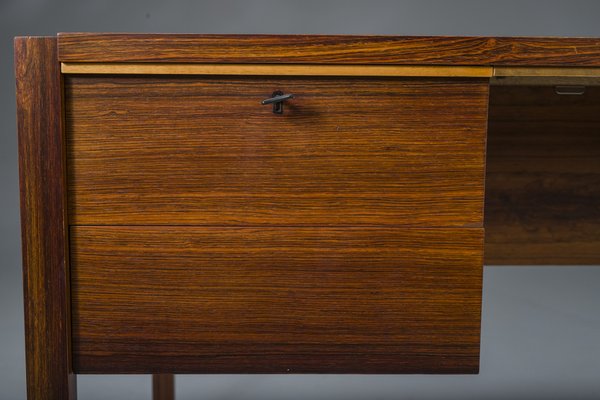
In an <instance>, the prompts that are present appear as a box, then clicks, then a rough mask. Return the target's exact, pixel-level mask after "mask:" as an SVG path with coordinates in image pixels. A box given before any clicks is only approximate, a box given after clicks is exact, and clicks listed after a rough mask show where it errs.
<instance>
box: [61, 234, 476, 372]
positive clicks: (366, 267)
mask: <svg viewBox="0 0 600 400" xmlns="http://www.w3.org/2000/svg"><path fill="white" fill-rule="evenodd" d="M71 241H72V247H71V248H72V258H71V260H72V264H71V268H72V291H73V343H74V346H73V348H74V365H75V370H76V371H77V372H78V373H106V372H111V371H119V372H122V373H127V372H132V373H164V372H169V373H214V372H218V373H259V372H264V373H286V372H298V373H302V372H326V373H336V372H339V373H345V372H351V373H403V372H411V373H475V372H477V369H478V355H479V328H480V326H479V321H480V311H481V309H480V301H481V278H482V257H483V256H482V246H483V230H482V229H481V228H465V229H392V228H379V227H377V228H274V227H262V228H247V227H240V228H237V227H235V228H234V227H126V226H121V227H72V228H71Z"/></svg>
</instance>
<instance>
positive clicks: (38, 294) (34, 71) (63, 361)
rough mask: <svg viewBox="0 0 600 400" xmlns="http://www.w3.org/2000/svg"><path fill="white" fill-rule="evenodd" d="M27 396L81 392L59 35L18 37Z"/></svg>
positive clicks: (50, 399)
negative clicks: (74, 356) (74, 350)
mask: <svg viewBox="0 0 600 400" xmlns="http://www.w3.org/2000/svg"><path fill="white" fill-rule="evenodd" d="M14 44H15V76H16V78H17V96H16V97H17V127H18V135H19V175H20V190H21V238H22V246H23V282H24V285H23V290H24V304H25V350H26V354H25V355H26V364H27V396H28V399H30V400H37V399H47V400H55V399H64V400H69V399H75V398H76V394H77V393H76V386H75V375H73V373H72V370H71V354H70V307H69V302H70V300H69V268H68V265H69V264H68V251H67V243H68V237H67V236H68V233H67V219H66V202H65V200H66V190H65V163H64V160H65V153H64V140H63V139H64V137H63V131H62V113H61V109H62V107H61V78H60V70H59V63H58V60H57V58H56V55H57V46H56V38H46V37H37V38H18V39H16V40H15V43H14Z"/></svg>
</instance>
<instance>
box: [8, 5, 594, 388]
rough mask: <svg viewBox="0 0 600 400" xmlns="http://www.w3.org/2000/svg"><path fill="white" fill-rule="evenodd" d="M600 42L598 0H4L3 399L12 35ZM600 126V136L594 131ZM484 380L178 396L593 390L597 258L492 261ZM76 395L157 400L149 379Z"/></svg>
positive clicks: (372, 382)
mask: <svg viewBox="0 0 600 400" xmlns="http://www.w3.org/2000/svg"><path fill="white" fill-rule="evenodd" d="M67 31H80V32H85V31H87V32H102V31H106V32H110V31H114V32H185V33H324V34H352V33H353V34H396V35H506V36H514V35H525V36H527V35H537V36H595V37H600V2H597V1H575V0H570V1H544V2H542V1H539V2H536V1H526V0H520V1H512V0H511V1H498V0H495V1H469V0H458V1H448V0H447V1H443V0H438V1H435V0H420V1H417V0H415V1H395V2H394V1H376V0H371V1H362V2H361V1H325V0H320V1H309V0H303V1H289V0H277V1H242V0H239V1H231V0H221V1H175V0H171V1H168V0H164V1H159V0H150V1H127V0H118V1H116V0H110V1H101V0H97V1H88V0H80V1H50V0H0V39H1V40H2V42H1V43H0V121H1V125H0V133H1V134H0V179H1V182H0V188H1V190H0V310H1V314H0V399H1V400H3V399H23V398H24V397H25V394H24V393H25V378H24V377H25V375H24V374H25V372H24V351H23V348H24V344H23V317H22V312H23V305H22V298H21V296H22V284H21V259H20V242H19V229H20V228H19V209H18V174H17V143H16V131H15V99H14V77H13V76H14V75H13V69H12V68H13V67H12V62H13V57H12V38H13V37H14V36H16V35H54V34H55V33H56V32H67ZM599 134H600V132H599ZM484 275H485V279H484V308H483V328H482V331H483V332H482V348H481V373H480V375H477V376H391V375H387V376H385V375H384V376H356V375H346V376H336V375H304V376H302V375H300V376H298V375H296V376H281V375H254V376H248V375H213V376H178V377H177V379H178V386H177V390H178V394H179V398H180V399H197V398H203V399H237V398H239V399H308V398H315V399H398V398H402V399H438V398H442V397H443V398H446V399H453V398H456V399H506V398H510V399H519V398H527V399H535V398H539V399H566V398H569V399H578V398H579V399H592V398H593V399H599V398H600V307H599V306H600V290H599V289H600V267H596V268H594V267H551V266H549V267H529V268H527V267H486V268H485V274H484ZM79 393H80V398H81V399H83V400H87V399H111V398H126V397H127V398H129V399H131V400H133V399H138V398H139V399H149V398H150V380H149V378H148V377H147V376H125V377H121V376H120V377H114V376H110V377H106V376H103V377H100V376H82V377H80V378H79Z"/></svg>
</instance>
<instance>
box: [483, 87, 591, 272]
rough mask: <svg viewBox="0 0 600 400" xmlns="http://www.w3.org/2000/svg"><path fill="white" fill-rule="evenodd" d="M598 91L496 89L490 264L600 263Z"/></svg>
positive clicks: (488, 213) (488, 216)
mask: <svg viewBox="0 0 600 400" xmlns="http://www.w3.org/2000/svg"><path fill="white" fill-rule="evenodd" d="M599 111H600V88H598V87H591V86H590V87H588V88H587V89H586V93H585V94H584V95H581V96H558V95H556V94H555V91H554V87H552V86H538V87H535V86H533V87H528V86H515V87H500V86H499V87H492V89H491V93H490V121H489V132H488V153H487V179H486V204H485V227H486V246H485V253H486V264H509V265H514V264H574V265H580V264H600V112H599Z"/></svg>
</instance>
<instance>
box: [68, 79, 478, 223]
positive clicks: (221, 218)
mask: <svg viewBox="0 0 600 400" xmlns="http://www.w3.org/2000/svg"><path fill="white" fill-rule="evenodd" d="M275 90H281V91H284V92H286V93H288V92H289V93H293V94H294V95H295V98H294V99H293V100H291V101H289V102H287V103H286V105H285V111H284V113H283V114H282V115H277V114H274V113H273V112H272V107H271V106H262V105H261V104H260V101H261V100H262V99H264V98H268V97H270V96H271V94H272V92H274V91H275ZM487 102H488V84H487V81H485V80H482V79H450V78H444V79H441V78H427V79H426V78H348V77H346V78H331V77H330V78H327V77H321V78H319V77H288V78H270V77H224V76H213V77H191V76H175V77H173V76H170V77H169V76H166V77H160V76H139V77H132V76H77V75H75V76H68V77H66V79H65V103H66V104H65V108H66V129H67V147H68V149H67V154H68V188H69V213H70V214H69V217H70V222H71V223H72V224H82V225H104V224H106V225H109V224H154V225H161V224H164V225H176V224H261V223H264V224H281V225H311V224H323V225H356V224H396V225H421V226H480V225H481V224H482V209H483V187H484V152H485V133H486V124H487Z"/></svg>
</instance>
